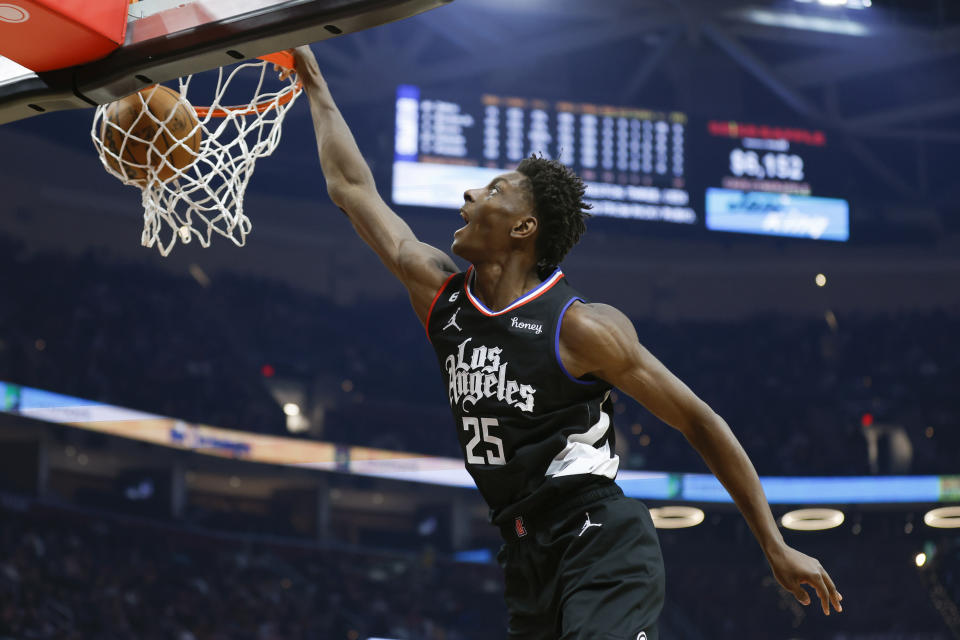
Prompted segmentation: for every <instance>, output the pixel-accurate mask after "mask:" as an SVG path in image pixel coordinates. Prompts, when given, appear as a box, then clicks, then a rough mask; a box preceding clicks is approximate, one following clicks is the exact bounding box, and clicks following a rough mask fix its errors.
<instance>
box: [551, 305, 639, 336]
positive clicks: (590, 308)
mask: <svg viewBox="0 0 960 640" xmlns="http://www.w3.org/2000/svg"><path fill="white" fill-rule="evenodd" d="M628 325H629V326H632V325H631V323H630V319H629V318H627V316H626V314H625V313H623V312H622V311H620V310H619V309H617V308H616V307H614V306H612V305H609V304H603V303H601V302H586V301H582V300H581V301H578V302H577V303H576V304H572V305H570V308H569V309H568V310H567V312H566V314H564V317H563V326H562V329H563V331H567V330H568V329H569V331H570V332H571V333H585V334H589V333H595V332H609V331H612V330H618V329H620V328H622V327H624V326H628Z"/></svg>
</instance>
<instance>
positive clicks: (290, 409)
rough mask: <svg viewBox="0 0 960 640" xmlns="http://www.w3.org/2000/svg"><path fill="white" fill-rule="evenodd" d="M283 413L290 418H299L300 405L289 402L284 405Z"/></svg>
mask: <svg viewBox="0 0 960 640" xmlns="http://www.w3.org/2000/svg"><path fill="white" fill-rule="evenodd" d="M283 412H284V413H285V414H287V415H288V416H298V415H300V405H298V404H296V403H294V402H288V403H287V404H285V405H283Z"/></svg>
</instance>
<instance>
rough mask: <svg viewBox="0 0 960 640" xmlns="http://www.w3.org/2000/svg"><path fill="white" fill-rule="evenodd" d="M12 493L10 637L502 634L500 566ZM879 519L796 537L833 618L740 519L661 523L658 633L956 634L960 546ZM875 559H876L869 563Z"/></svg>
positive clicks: (3, 635) (6, 559)
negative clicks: (785, 575) (925, 548)
mask: <svg viewBox="0 0 960 640" xmlns="http://www.w3.org/2000/svg"><path fill="white" fill-rule="evenodd" d="M0 502H2V501H0ZM5 502H6V503H7V505H6V506H0V639H2V640H8V639H11V638H17V639H21V638H35V639H43V638H65V639H71V640H72V639H77V640H79V639H81V638H82V639H83V640H112V639H115V638H116V639H120V638H133V637H135V638H143V639H144V640H151V639H153V638H174V639H176V640H219V639H224V640H226V639H231V640H235V639H236V640H244V639H249V640H280V639H283V640H297V639H300V638H311V639H313V638H316V639H322V640H367V639H368V638H396V639H400V640H481V639H482V640H489V639H490V638H500V637H503V636H504V629H505V625H506V613H505V607H504V603H503V599H502V598H503V585H502V576H501V573H500V569H499V567H497V566H496V565H495V564H493V563H464V562H455V561H453V560H452V559H451V558H449V557H447V556H444V555H442V554H439V553H436V552H434V551H431V550H430V549H421V550H419V551H413V550H411V551H409V552H396V551H392V552H386V551H378V550H376V549H370V548H367V549H361V548H357V547H336V546H331V544H330V543H328V544H324V545H321V544H317V543H307V542H304V541H303V540H299V541H296V540H284V539H281V538H258V537H255V536H250V535H247V534H238V533H237V532H218V531H215V530H212V529H207V530H204V531H199V530H190V529H185V528H182V527H179V526H177V525H174V524H172V523H169V522H162V521H150V520H142V519H130V518H128V517H126V516H121V515H110V514H106V513H103V512H98V513H90V512H84V511H77V510H76V509H73V508H71V509H69V510H66V509H65V508H63V507H52V506H49V505H48V506H40V505H37V504H31V505H29V506H23V505H17V507H16V509H14V510H10V509H9V504H10V502H11V501H10V500H9V499H7V500H5ZM24 504H27V503H24ZM890 518H891V517H887V519H890ZM892 518H893V519H895V516H893V517H892ZM875 520H876V518H875ZM882 528H883V527H882V526H874V527H872V528H871V527H870V526H864V529H863V531H862V533H860V534H859V536H858V537H856V539H855V542H856V544H852V540H851V538H852V536H851V534H850V532H849V530H848V529H846V528H844V530H837V531H836V532H834V533H825V534H824V533H820V534H814V535H810V534H794V537H795V538H796V539H790V542H791V544H794V545H796V546H797V547H799V548H801V549H803V550H804V551H805V552H807V553H810V554H811V555H814V556H815V557H817V558H818V559H819V560H820V561H821V562H823V564H824V565H825V566H826V567H827V568H828V570H829V571H830V574H831V576H832V578H833V579H834V580H835V581H836V583H837V585H838V586H839V588H840V590H841V592H842V593H843V594H844V602H843V605H844V612H843V613H842V614H839V615H838V614H836V613H834V614H833V615H832V616H830V617H825V616H823V615H822V613H821V612H820V610H819V607H818V606H817V601H816V599H814V602H813V604H812V605H810V606H809V607H803V606H801V605H800V604H799V603H797V602H796V600H795V599H794V598H793V596H792V595H791V594H789V593H788V592H786V591H785V590H783V589H782V588H781V587H780V586H779V585H778V584H777V583H776V581H775V580H774V579H773V577H772V576H771V574H770V571H769V568H768V566H767V565H766V563H765V561H764V559H763V556H762V554H761V553H760V550H759V548H758V547H757V546H756V544H755V543H754V541H753V540H752V538H751V536H750V534H749V532H748V531H747V530H746V526H745V525H744V524H743V521H742V520H740V519H739V517H737V516H735V515H732V514H730V515H718V516H712V517H711V522H710V523H709V526H708V527H704V528H702V529H701V528H699V527H698V528H696V529H693V530H686V531H661V533H660V538H661V545H662V547H663V552H664V558H665V563H666V566H667V600H666V605H665V609H664V611H663V614H662V616H661V621H660V626H661V633H662V634H663V637H669V638H676V639H678V640H707V639H708V638H709V639H711V640H727V639H729V640H735V639H741V638H773V637H777V638H782V637H790V638H796V639H798V640H814V639H816V640H867V639H870V640H949V638H951V635H950V625H951V621H953V622H957V623H960V617H958V616H957V614H956V602H957V601H956V596H957V577H958V568H960V564H958V562H957V557H956V554H955V551H956V549H957V548H958V541H957V540H950V539H949V538H943V540H942V542H941V545H940V551H939V553H940V554H942V555H941V557H939V558H938V561H937V562H936V563H934V564H933V566H931V567H928V568H925V569H922V570H921V569H918V568H917V567H916V566H914V562H913V555H912V554H913V552H914V551H915V550H916V548H917V544H918V542H919V540H920V538H917V537H916V536H913V537H911V536H907V535H896V536H885V535H883V534H882V533H880V532H879V531H878V530H879V529H882ZM788 533H789V532H788ZM788 538H789V536H788ZM951 552H952V553H953V554H954V555H950V553H951ZM868 557H870V558H875V559H876V562H875V563H874V565H873V566H869V567H868V566H865V564H864V559H865V558H868ZM938 585H939V586H938ZM938 588H940V589H941V590H942V591H941V592H940V594H939V595H938V593H936V589H938ZM951 599H952V601H953V603H954V605H953V607H952V609H951V605H950V600H951ZM951 616H953V617H951Z"/></svg>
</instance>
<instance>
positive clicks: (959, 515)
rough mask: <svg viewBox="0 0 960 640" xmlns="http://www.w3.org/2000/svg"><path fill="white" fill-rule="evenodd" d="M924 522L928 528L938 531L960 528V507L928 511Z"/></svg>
mask: <svg viewBox="0 0 960 640" xmlns="http://www.w3.org/2000/svg"><path fill="white" fill-rule="evenodd" d="M923 521H924V523H925V524H926V525H927V526H928V527H936V528H937V529H957V528H960V505H957V506H953V507H940V508H939V509H932V510H930V511H927V512H926V513H925V514H923Z"/></svg>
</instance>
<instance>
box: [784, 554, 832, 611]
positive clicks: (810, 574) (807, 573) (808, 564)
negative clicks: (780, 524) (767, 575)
mask: <svg viewBox="0 0 960 640" xmlns="http://www.w3.org/2000/svg"><path fill="white" fill-rule="evenodd" d="M767 560H768V561H769V562H770V568H771V569H773V577H774V578H776V579H777V582H779V583H780V584H781V585H782V586H783V588H784V589H786V590H787V591H789V592H790V593H792V594H793V596H794V597H795V598H796V599H797V601H798V602H799V603H800V604H802V605H804V606H806V605H808V604H810V594H809V593H807V590H806V589H804V587H803V586H802V585H809V586H811V587H813V589H814V591H816V592H817V597H819V598H820V606H821V608H822V609H823V613H824V614H825V615H830V605H831V604H833V608H834V609H836V610H837V611H838V612H840V611H843V607H842V606H840V601H841V600H843V596H841V595H840V592H839V591H837V588H836V587H835V586H834V585H833V580H831V579H830V576H829V575H828V574H827V571H826V569H824V568H823V567H822V566H821V565H820V563H819V562H818V561H817V559H816V558H811V557H810V556H808V555H806V554H803V553H800V552H799V551H797V550H796V549H793V548H791V547H788V546H787V545H783V547H782V548H781V549H778V550H777V551H776V552H774V553H771V554H769V555H768V556H767Z"/></svg>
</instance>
